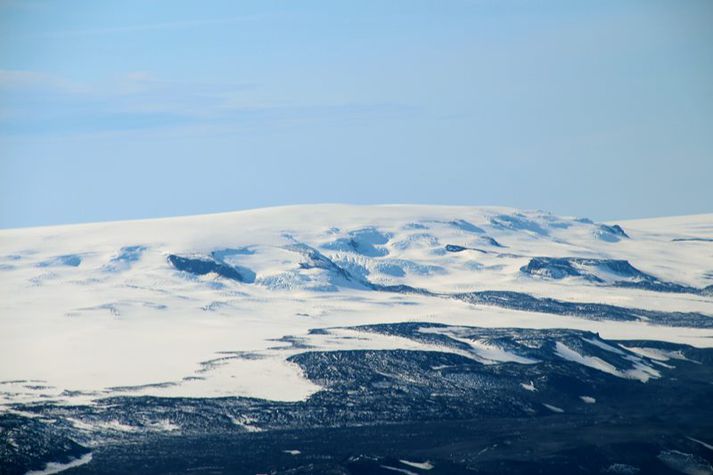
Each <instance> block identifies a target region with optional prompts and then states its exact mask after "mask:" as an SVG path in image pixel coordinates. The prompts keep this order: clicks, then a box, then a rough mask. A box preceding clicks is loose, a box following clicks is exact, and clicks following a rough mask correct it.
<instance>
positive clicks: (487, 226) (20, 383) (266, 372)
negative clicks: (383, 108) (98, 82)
mask: <svg viewBox="0 0 713 475" xmlns="http://www.w3.org/2000/svg"><path fill="white" fill-rule="evenodd" d="M614 224H619V225H621V228H615V227H613V225H614ZM620 231H621V232H620ZM538 257H546V258H577V259H578V260H574V261H568V263H567V262H565V263H564V264H562V262H560V261H557V262H558V264H557V265H556V266H554V267H553V266H551V265H550V264H551V263H548V262H546V263H545V264H546V265H544V267H542V266H540V267H537V266H534V267H532V268H531V270H532V271H531V272H525V271H523V270H521V268H524V267H525V266H528V263H530V262H531V259H532V258H538ZM601 260H621V261H624V260H625V261H628V264H630V266H633V268H634V269H635V270H636V272H633V271H631V269H629V268H628V267H626V266H625V265H624V266H617V265H610V264H606V263H604V264H603V263H602V262H601ZM560 264H561V265H563V266H564V268H565V270H564V271H563V272H564V275H563V274H561V271H560V267H557V266H560ZM181 269H183V270H181ZM637 272H638V273H637ZM642 276H643V277H642ZM652 279H653V280H652ZM651 282H654V284H652V285H653V287H652V286H649V287H646V286H645V285H639V284H647V285H648V284H650V283H651ZM661 283H664V284H661ZM711 284H713V214H711V215H701V216H690V217H677V218H662V219H648V220H638V221H628V222H627V221H624V222H618V223H609V225H608V226H606V225H601V224H598V223H593V222H591V221H589V220H583V219H576V218H567V217H557V216H554V215H551V214H549V213H546V212H540V211H519V210H514V209H509V208H498V207H445V206H344V205H310V206H289V207H280V208H269V209H259V210H252V211H241V212H234V213H224V214H214V215H204V216H191V217H182V218H170V219H155V220H143V221H127V222H111V223H98V224H86V225H72V226H56V227H43V228H30V229H11V230H0V407H4V408H5V410H9V408H8V406H9V405H10V404H12V403H17V402H31V401H40V400H42V401H58V402H67V403H77V402H91V401H92V400H96V399H97V398H102V397H106V396H110V395H160V396H189V397H214V396H216V397H217V396H250V397H257V398H265V399H272V400H281V401H295V400H301V399H304V398H306V397H308V396H309V395H311V394H313V393H314V392H315V391H318V390H319V389H320V388H319V387H318V386H316V385H315V384H313V383H312V382H310V381H309V380H307V379H306V378H304V377H303V375H302V374H301V371H300V369H299V367H298V366H297V365H295V364H292V363H290V362H288V361H287V358H288V357H289V356H291V355H293V354H295V353H296V352H298V351H303V350H298V349H295V347H294V346H292V345H290V344H289V341H288V339H284V340H280V339H282V338H284V337H296V338H302V339H304V340H303V341H304V342H305V343H306V344H308V345H311V346H313V347H315V348H319V349H323V350H337V349H353V348H365V349H366V348H368V349H392V348H405V349H421V350H429V351H451V352H453V351H456V350H454V349H445V348H438V347H433V346H430V345H425V344H422V343H418V342H416V341H413V340H409V339H407V338H400V337H389V336H385V335H379V334H375V333H370V332H367V331H359V330H355V329H345V328H341V327H353V326H356V325H366V324H375V323H395V322H407V321H414V322H428V323H434V322H438V323H443V324H447V325H451V326H453V327H454V328H455V327H458V326H482V327H520V328H571V329H581V330H588V331H593V332H597V333H599V335H600V336H601V337H602V338H605V339H613V340H629V339H631V340H662V341H669V342H675V343H686V344H690V345H694V346H697V347H712V346H713V327H707V328H706V327H705V325H703V326H701V325H698V326H685V325H678V326H675V325H674V326H669V325H663V324H660V323H659V322H653V321H650V319H649V318H648V317H646V316H644V315H642V316H641V318H640V319H636V320H632V321H614V320H607V319H604V320H593V319H586V318H582V317H581V316H575V315H564V314H550V313H543V312H534V311H523V310H512V309H507V308H501V307H499V306H494V305H485V304H479V303H475V304H472V303H467V302H464V301H462V300H458V299H454V298H449V296H450V295H451V294H457V293H463V292H471V291H484V290H507V291H517V292H523V293H526V294H530V295H532V296H535V297H549V298H553V299H560V300H564V301H568V302H589V303H604V304H611V305H616V306H620V307H628V308H635V309H646V310H659V311H665V312H696V313H699V314H702V315H703V316H706V317H710V318H713V296H711V295H712V293H711V292H709V291H708V290H710V287H709V286H711ZM396 285H404V286H409V288H414V289H425V290H427V291H428V292H427V293H425V294H424V293H422V294H419V293H416V292H411V291H407V292H405V293H404V292H398V291H396V290H398V289H396V288H394V287H391V288H386V286H396ZM663 285H668V286H669V287H671V286H676V287H675V289H676V290H675V291H670V290H667V288H663V287H662V286H663ZM656 286H658V287H660V288H658V287H656ZM706 287H709V289H708V290H703V289H705V288H706ZM662 289H663V290H662ZM686 289H688V290H686ZM434 294H438V295H434ZM312 329H328V330H327V331H325V332H316V333H312V334H310V333H309V332H310V330H312ZM443 331H444V332H446V333H449V332H450V334H451V335H455V336H457V331H456V330H448V329H444V330H443ZM454 331H456V333H453V332H454ZM468 343H469V344H470V345H471V346H472V347H473V352H472V354H470V357H473V358H476V359H478V358H480V359H481V360H483V361H496V362H497V361H514V362H518V363H522V364H530V363H532V361H528V360H525V361H520V360H519V359H518V357H517V356H516V355H512V354H509V353H508V352H507V351H505V350H503V349H501V348H498V347H495V346H492V345H490V344H489V343H486V342H480V341H469V342H468ZM559 350H560V354H561V356H562V357H563V358H568V359H570V360H575V361H578V362H580V363H581V364H584V365H589V366H593V367H601V368H602V370H603V371H608V372H610V373H613V374H619V373H618V371H619V370H618V369H617V368H613V367H609V366H606V367H603V366H602V364H601V362H599V361H597V360H596V359H593V358H589V357H587V355H580V354H578V353H576V352H574V351H573V350H571V349H568V348H566V347H565V346H562V347H560V348H559ZM637 351H638V352H639V353H641V354H651V352H652V351H654V350H648V349H646V348H637ZM246 356H247V357H246ZM653 357H655V358H657V359H661V360H667V359H671V358H675V357H676V356H675V355H672V354H664V353H661V352H659V353H656V355H654V356H653ZM640 370H641V371H640V372H639V373H637V374H627V375H626V377H631V378H637V379H641V380H646V379H647V378H648V377H655V375H656V372H655V370H653V369H652V368H648V367H646V368H640ZM0 410H2V409H0ZM553 410H554V409H553Z"/></svg>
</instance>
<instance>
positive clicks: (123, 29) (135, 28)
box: [33, 14, 265, 38]
mask: <svg viewBox="0 0 713 475" xmlns="http://www.w3.org/2000/svg"><path fill="white" fill-rule="evenodd" d="M263 17H265V15H257V14H256V15H243V16H234V17H227V18H208V19H202V20H182V21H169V22H158V23H145V24H139V25H121V26H106V27H99V28H87V29H79V30H60V31H47V32H44V33H41V34H38V35H33V36H38V37H43V38H63V37H73V36H96V35H111V34H122V33H138V32H144V31H160V30H181V29H189V28H200V27H206V26H217V25H232V24H237V23H242V22H248V21H253V20H257V19H260V18H263Z"/></svg>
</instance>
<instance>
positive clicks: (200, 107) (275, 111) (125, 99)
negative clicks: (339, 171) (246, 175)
mask: <svg viewBox="0 0 713 475" xmlns="http://www.w3.org/2000/svg"><path fill="white" fill-rule="evenodd" d="M259 89H260V86H259V85H257V84H253V83H237V82H235V83H231V82H200V81H189V80H183V81H182V80H165V79H162V78H160V77H157V76H155V75H153V74H151V73H150V72H146V71H135V72H130V73H127V74H125V75H123V76H121V77H118V78H115V79H113V80H110V81H106V82H103V83H92V84H90V83H76V82H72V81H69V80H67V79H65V78H63V77H60V76H57V75H51V74H45V73H37V72H32V71H15V70H0V104H2V106H3V107H2V109H3V112H2V114H0V136H4V137H12V136H24V137H27V136H35V135H39V136H46V135H51V136H58V135H66V134H78V133H79V134H86V133H107V132H126V131H137V130H143V131H151V130H156V129H166V128H173V127H190V126H199V127H201V128H203V130H205V127H206V126H208V127H211V126H213V127H220V128H221V129H224V128H225V127H238V128H239V127H247V126H249V127H251V128H254V127H255V126H257V125H262V126H268V127H269V126H280V125H284V124H295V123H301V122H305V121H322V120H328V121H335V120H354V119H356V120H359V119H369V118H374V117H376V116H378V117H380V118H384V117H394V116H396V117H398V116H403V115H404V114H412V113H413V112H414V108H413V107H409V106H406V105H401V104H395V103H356V102H340V103H333V102H332V103H330V102H323V103H298V102H292V103H290V102H284V101H279V100H271V99H270V98H269V97H267V96H265V97H262V98H261V95H260V94H256V93H255V91H256V90H258V91H259Z"/></svg>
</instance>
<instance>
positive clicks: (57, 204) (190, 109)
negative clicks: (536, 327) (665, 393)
mask: <svg viewBox="0 0 713 475" xmlns="http://www.w3.org/2000/svg"><path fill="white" fill-rule="evenodd" d="M711 24H713V3H712V2H710V1H708V0H700V1H694V0H670V1H657V0H638V1H637V0H627V1H622V0H615V1H608V0H601V1H596V2H585V1H572V0H563V1H548V0H543V1H536V2H534V1H530V0H468V1H460V0H448V1H436V0H432V1H419V0H404V1H401V0H389V1H383V0H380V1H368V0H367V1H359V2H334V1H323V2H321V1H270V0H260V1H255V2H249V1H241V2H234V1H218V0H216V1H204V2H198V1H191V2H187V1H177V0H170V1H167V0H140V1H134V0H122V1H109V0H103V1H73V0H64V1H59V0H55V1H41V0H0V227H4V228H7V227H18V226H33V225H46V224H60V223H77V222H89V221H101V220H117V219H132V218H147V217H159V216H174V215H184V214H196V213H207V212H216V211H230V210H237V209H248V208H255V207H262V206H273V205H281V204H296V203H317V202H348V203H365V204H369V203H436V204H473V205H477V204H498V205H507V206H516V207H522V208H540V209H547V210H551V211H553V212H555V213H561V214H571V215H578V216H588V217H591V218H594V219H620V218H633V217H647V216H656V215H672V214H689V213H701V212H713V28H711V27H710V25H711Z"/></svg>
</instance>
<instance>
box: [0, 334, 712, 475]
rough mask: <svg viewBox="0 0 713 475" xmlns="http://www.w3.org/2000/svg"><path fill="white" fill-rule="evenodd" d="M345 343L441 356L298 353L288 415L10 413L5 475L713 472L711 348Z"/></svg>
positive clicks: (274, 409) (492, 341)
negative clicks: (301, 392) (302, 379)
mask: <svg viewBox="0 0 713 475" xmlns="http://www.w3.org/2000/svg"><path fill="white" fill-rule="evenodd" d="M353 330H355V331H359V332H367V333H369V332H371V333H379V334H382V335H393V336H398V337H401V338H407V339H409V340H412V341H415V342H419V343H424V344H428V345H431V346H430V348H442V351H438V350H433V351H406V350H359V351H354V350H352V351H318V350H314V351H312V350H310V349H309V348H306V349H305V351H303V352H301V353H299V354H297V355H295V356H293V357H291V358H290V360H291V361H292V362H294V363H296V364H298V365H299V366H300V367H301V368H302V370H303V371H304V374H305V376H306V377H308V378H309V379H310V380H312V381H313V382H315V383H317V384H319V385H320V386H321V387H322V388H323V390H321V391H319V392H317V393H315V394H314V395H312V396H311V397H310V398H308V399H307V400H305V401H300V402H293V403H285V402H275V401H265V400H259V399H250V398H241V397H231V398H215V399H191V398H152V397H115V398H109V399H103V400H100V401H97V403H96V404H95V405H92V406H65V405H55V404H52V403H43V404H27V405H17V406H15V407H14V410H15V412H9V413H4V414H2V415H0V461H2V462H1V463H0V473H2V474H7V475H10V474H24V473H26V472H27V471H28V470H37V469H41V468H43V467H44V465H45V464H46V463H47V462H62V463H66V462H69V461H71V460H76V459H77V458H78V457H81V456H82V455H86V454H87V453H89V452H91V455H92V459H91V461H90V462H89V463H86V464H85V465H81V466H77V467H75V468H73V469H72V471H71V472H67V473H77V474H80V473H85V474H90V473H91V474H99V473H116V474H119V473H137V474H149V473H151V474H153V473H246V474H247V473H250V474H254V473H285V474H287V473H290V474H295V473H304V474H321V473H340V474H366V473H377V474H378V473H384V474H386V473H389V474H391V473H400V472H394V470H393V469H394V468H397V469H400V470H408V471H409V472H410V473H417V474H422V473H430V474H432V473H435V474H443V473H479V474H496V473H515V474H526V473H543V474H544V473H552V474H601V473H661V474H675V473H693V472H692V471H693V470H694V469H695V470H698V472H696V473H709V472H706V470H708V467H710V464H711V462H713V451H711V450H709V449H708V448H706V447H705V446H704V445H702V444H701V443H700V442H704V443H709V444H710V443H711V442H713V441H711V440H710V434H713V407H711V404H710V401H711V400H713V385H711V384H710V381H712V380H713V366H712V365H713V351H712V350H701V349H695V348H692V347H688V346H685V345H674V344H668V343H661V342H651V341H627V342H622V344H621V345H620V344H619V343H617V342H613V341H605V340H602V339H601V338H599V337H598V335H596V334H594V333H589V332H581V331H575V330H527V329H517V328H514V329H513V328H510V329H486V328H474V327H451V326H444V325H439V324H433V323H403V324H388V325H372V326H363V327H355V328H353ZM328 332H329V330H315V331H314V333H317V334H319V333H328ZM285 341H289V342H291V343H292V344H293V345H294V347H295V348H304V347H305V345H303V344H302V343H303V342H301V341H300V339H299V338H287V339H286V340H285ZM469 342H479V345H481V346H478V345H476V346H472V345H471V344H470V343H469ZM482 345H484V346H482ZM479 348H486V349H488V348H491V349H492V348H497V349H499V350H500V351H496V352H495V353H492V354H491V353H489V352H488V351H485V352H481V350H479ZM636 348H644V349H648V350H647V351H648V352H649V353H652V352H653V353H655V354H657V355H659V356H658V357H657V358H658V359H652V358H649V357H645V356H642V353H641V352H639V353H637V352H635V351H634V350H635V349H636ZM503 352H504V353H503ZM572 352H573V353H572ZM575 353H576V354H578V355H581V356H582V357H583V359H582V360H580V361H576V359H577V358H576V357H575V358H574V360H573V359H572V356H571V355H572V354H575ZM493 354H494V355H495V356H494V358H495V360H490V359H488V358H490V357H493V356H492V355H493ZM503 354H506V355H510V356H507V357H503ZM662 355H664V356H662ZM665 355H668V356H665ZM248 356H249V355H247V356H246V357H248ZM669 357H670V358H669ZM508 358H510V359H511V360H512V361H507V360H508ZM584 362H589V363H592V362H596V364H593V365H590V366H588V365H587V364H585V363H584ZM592 366H597V367H599V368H600V369H597V368H595V367H592ZM601 368H608V371H604V370H602V369H601ZM642 381H646V382H642ZM681 388H685V391H682V390H681ZM409 463H411V465H409ZM413 464H416V465H413ZM424 467H427V468H428V469H426V468H424ZM684 469H685V470H688V471H687V472H686V471H683V470H684ZM401 473H408V472H401Z"/></svg>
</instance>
